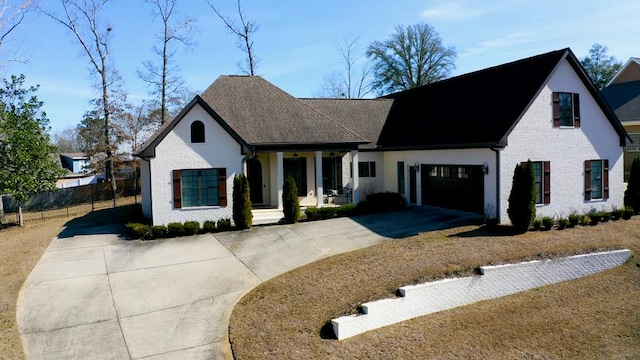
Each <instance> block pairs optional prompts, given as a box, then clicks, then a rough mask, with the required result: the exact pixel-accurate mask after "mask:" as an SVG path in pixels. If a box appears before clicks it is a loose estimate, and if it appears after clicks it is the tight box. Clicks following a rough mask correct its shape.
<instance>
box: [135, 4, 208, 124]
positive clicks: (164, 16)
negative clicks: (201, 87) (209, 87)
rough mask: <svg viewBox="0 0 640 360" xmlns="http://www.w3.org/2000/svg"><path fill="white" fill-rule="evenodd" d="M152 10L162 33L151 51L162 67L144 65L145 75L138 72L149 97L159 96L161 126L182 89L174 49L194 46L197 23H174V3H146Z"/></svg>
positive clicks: (185, 21)
mask: <svg viewBox="0 0 640 360" xmlns="http://www.w3.org/2000/svg"><path fill="white" fill-rule="evenodd" d="M145 1H146V3H148V4H150V5H152V6H153V10H152V12H151V13H152V15H153V17H154V18H159V19H160V20H161V21H162V31H161V32H159V33H158V34H156V39H157V40H158V41H159V42H160V43H161V46H154V47H153V51H154V53H155V54H156V55H158V57H159V58H160V62H161V65H157V64H156V63H155V62H153V61H145V62H144V67H145V70H146V71H145V72H141V71H138V76H140V78H141V79H142V80H143V81H145V82H146V83H147V84H148V85H149V86H150V87H151V88H152V91H151V94H152V95H157V96H159V99H158V103H159V110H160V111H159V117H160V124H164V123H165V121H167V118H169V110H168V108H169V107H171V106H177V105H178V104H177V102H178V101H177V98H178V97H179V94H180V93H181V91H182V90H183V89H184V87H185V84H184V80H183V79H182V78H180V77H179V76H177V75H175V74H176V73H178V72H179V71H180V68H179V66H178V65H176V64H175V61H174V55H175V53H176V47H175V46H174V44H176V45H180V44H181V45H183V46H184V47H186V48H190V47H192V46H193V45H194V43H193V41H192V39H191V38H190V37H189V35H190V34H191V32H192V30H193V26H194V24H195V22H196V20H195V19H192V18H188V17H184V18H181V19H177V20H176V21H173V18H174V16H176V14H177V13H176V10H175V6H176V2H177V0H145Z"/></svg>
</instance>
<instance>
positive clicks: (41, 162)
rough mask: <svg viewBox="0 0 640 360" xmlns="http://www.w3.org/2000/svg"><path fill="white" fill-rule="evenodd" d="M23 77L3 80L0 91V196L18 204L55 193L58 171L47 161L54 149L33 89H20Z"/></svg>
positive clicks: (35, 89) (46, 123)
mask: <svg viewBox="0 0 640 360" xmlns="http://www.w3.org/2000/svg"><path fill="white" fill-rule="evenodd" d="M24 81H25V77H24V75H20V76H15V75H14V76H11V80H7V79H4V86H3V87H2V88H0V194H4V195H11V196H13V198H14V199H15V200H16V202H17V203H18V220H19V223H20V226H22V225H23V219H22V204H23V203H24V202H25V201H27V200H28V199H29V197H30V196H31V195H33V194H36V193H39V192H43V191H52V190H55V188H56V187H55V183H56V180H57V179H58V177H59V176H61V175H62V173H63V170H62V168H61V167H60V166H59V165H58V164H56V163H54V162H53V161H52V159H51V153H54V152H55V147H53V146H52V145H51V141H50V138H49V134H48V131H49V120H48V119H47V118H46V115H45V113H44V112H42V111H41V107H42V105H43V103H42V101H39V100H38V98H37V97H36V95H35V92H36V91H37V89H38V88H37V87H30V88H26V89H25V88H24V87H23V86H24Z"/></svg>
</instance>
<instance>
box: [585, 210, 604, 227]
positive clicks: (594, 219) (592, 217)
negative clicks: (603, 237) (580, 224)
mask: <svg viewBox="0 0 640 360" xmlns="http://www.w3.org/2000/svg"><path fill="white" fill-rule="evenodd" d="M588 216H589V224H590V225H597V224H598V223H599V222H600V220H601V219H602V216H601V215H600V213H599V212H597V211H591V212H590V213H589V215H588Z"/></svg>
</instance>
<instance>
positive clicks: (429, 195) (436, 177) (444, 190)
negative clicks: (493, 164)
mask: <svg viewBox="0 0 640 360" xmlns="http://www.w3.org/2000/svg"><path fill="white" fill-rule="evenodd" d="M420 173H421V175H420V176H421V184H422V203H423V204H424V205H431V206H438V207H444V208H449V209H456V210H461V211H468V212H474V213H478V214H484V173H483V171H482V166H480V165H436V164H422V165H421V168H420Z"/></svg>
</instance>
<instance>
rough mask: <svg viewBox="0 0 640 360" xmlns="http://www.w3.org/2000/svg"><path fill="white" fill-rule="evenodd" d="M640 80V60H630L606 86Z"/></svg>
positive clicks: (633, 58)
mask: <svg viewBox="0 0 640 360" xmlns="http://www.w3.org/2000/svg"><path fill="white" fill-rule="evenodd" d="M637 80H640V58H635V57H632V58H629V60H627V62H626V63H625V64H624V65H622V67H621V68H620V70H618V72H617V73H616V74H615V76H614V77H613V78H612V79H611V80H609V82H608V83H607V85H606V86H610V85H613V84H621V83H624V82H629V81H637Z"/></svg>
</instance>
